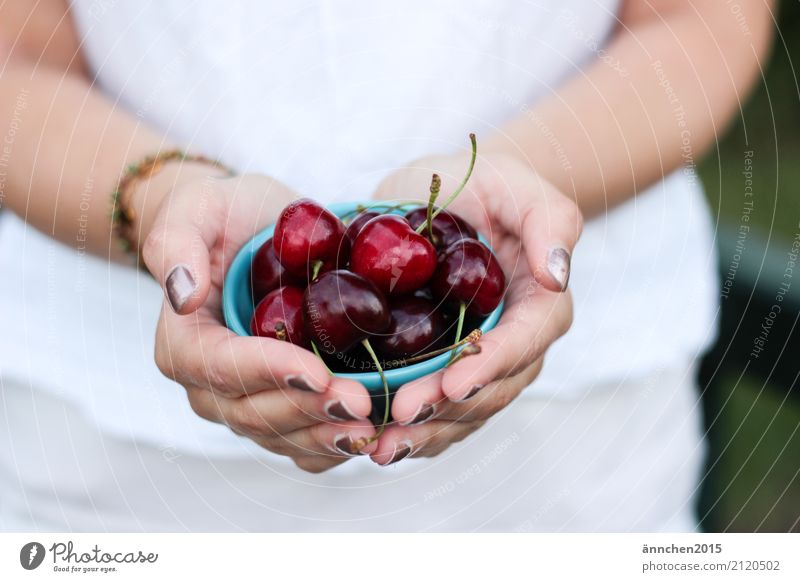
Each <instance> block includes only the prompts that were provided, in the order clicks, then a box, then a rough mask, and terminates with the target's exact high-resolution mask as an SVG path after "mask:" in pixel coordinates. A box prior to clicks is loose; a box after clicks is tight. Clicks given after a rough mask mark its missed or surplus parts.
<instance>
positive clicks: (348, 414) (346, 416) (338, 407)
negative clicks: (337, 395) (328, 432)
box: [324, 400, 366, 420]
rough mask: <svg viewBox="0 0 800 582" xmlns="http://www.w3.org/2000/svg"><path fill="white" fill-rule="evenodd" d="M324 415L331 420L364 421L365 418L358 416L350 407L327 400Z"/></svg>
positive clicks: (339, 401) (340, 402)
mask: <svg viewBox="0 0 800 582" xmlns="http://www.w3.org/2000/svg"><path fill="white" fill-rule="evenodd" d="M324 410H325V414H327V415H328V418H330V419H331V420H364V419H365V418H366V417H364V416H358V415H357V414H355V413H354V412H353V411H352V410H350V407H349V406H347V404H345V403H344V402H342V401H341V400H329V401H328V402H327V403H326V404H325V408H324Z"/></svg>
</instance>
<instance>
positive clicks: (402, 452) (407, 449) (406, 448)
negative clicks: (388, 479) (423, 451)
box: [383, 441, 412, 467]
mask: <svg viewBox="0 0 800 582" xmlns="http://www.w3.org/2000/svg"><path fill="white" fill-rule="evenodd" d="M411 450H412V449H411V441H400V442H399V443H395V445H394V452H393V453H392V456H391V458H390V459H389V460H388V461H386V462H385V463H383V466H384V467H386V466H387V465H391V464H393V463H397V462H398V461H402V460H403V459H405V458H406V457H407V456H408V455H410V454H411Z"/></svg>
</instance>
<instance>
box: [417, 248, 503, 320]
mask: <svg viewBox="0 0 800 582" xmlns="http://www.w3.org/2000/svg"><path fill="white" fill-rule="evenodd" d="M505 289H506V277H505V275H504V274H503V269H501V268H500V264H499V263H498V262H497V259H496V258H495V256H494V254H492V251H491V250H489V248H488V247H487V246H486V245H484V244H483V243H481V242H479V241H477V240H473V239H469V238H465V239H461V240H459V241H456V242H454V243H453V244H452V245H450V246H449V247H447V249H446V250H445V251H444V252H443V253H442V254H441V255H440V256H439V263H438V265H437V266H436V272H435V273H434V275H433V278H432V279H431V290H432V291H433V295H434V297H436V298H437V299H439V300H440V301H445V302H447V303H449V304H451V305H454V306H456V305H459V304H460V303H465V304H466V305H467V312H468V313H471V314H473V315H481V316H485V315H489V314H490V313H491V312H492V311H494V310H495V308H496V307H497V306H498V305H499V304H500V301H501V300H502V299H503V293H504V292H505Z"/></svg>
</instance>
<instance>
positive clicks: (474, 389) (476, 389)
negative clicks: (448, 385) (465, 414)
mask: <svg viewBox="0 0 800 582" xmlns="http://www.w3.org/2000/svg"><path fill="white" fill-rule="evenodd" d="M482 389H483V384H475V385H474V386H473V387H472V388H470V389H469V391H468V392H467V393H466V394H465V395H464V396H463V398H460V399H459V400H456V402H466V401H467V400H469V399H470V398H472V397H473V396H475V395H476V394H477V393H478V392H480V391H481V390H482Z"/></svg>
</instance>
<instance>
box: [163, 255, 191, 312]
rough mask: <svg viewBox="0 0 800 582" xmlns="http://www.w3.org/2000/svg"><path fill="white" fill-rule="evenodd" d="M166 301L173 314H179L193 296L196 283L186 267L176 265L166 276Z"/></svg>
mask: <svg viewBox="0 0 800 582" xmlns="http://www.w3.org/2000/svg"><path fill="white" fill-rule="evenodd" d="M165 287H166V289H167V299H168V300H169V304H170V307H172V310H173V311H174V312H175V313H179V312H180V310H181V308H182V307H183V306H184V305H186V302H187V301H189V299H190V298H191V296H192V295H193V294H194V292H195V290H196V288H197V283H196V282H195V280H194V277H192V273H191V271H189V269H188V267H186V265H177V266H175V267H173V268H172V270H171V271H170V272H169V275H167V280H166V285H165Z"/></svg>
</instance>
